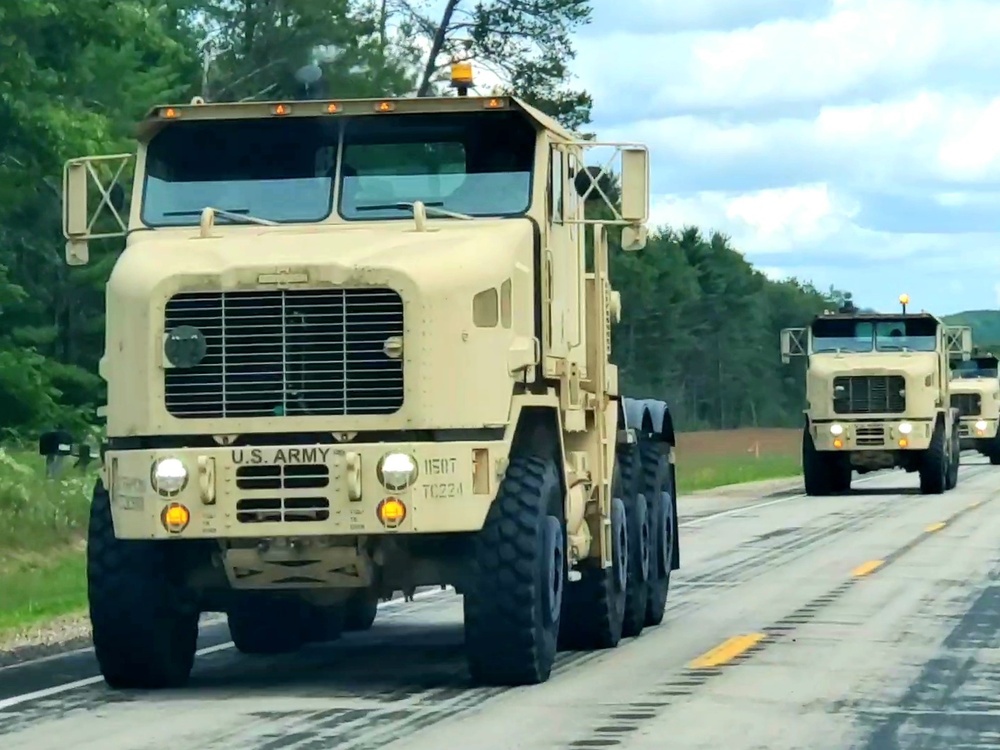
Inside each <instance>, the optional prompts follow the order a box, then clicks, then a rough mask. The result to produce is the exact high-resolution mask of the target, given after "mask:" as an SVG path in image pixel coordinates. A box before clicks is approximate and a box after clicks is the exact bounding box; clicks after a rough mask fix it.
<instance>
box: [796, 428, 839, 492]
mask: <svg viewBox="0 0 1000 750" xmlns="http://www.w3.org/2000/svg"><path fill="white" fill-rule="evenodd" d="M825 459H826V456H824V455H823V454H822V453H820V452H819V451H818V450H816V444H815V443H814V442H813V438H812V435H811V434H810V433H809V426H808V425H806V426H805V427H804V428H803V430H802V476H803V480H804V483H805V489H806V494H807V495H811V496H816V495H829V494H830V493H831V491H832V487H831V486H830V484H831V482H830V467H829V464H828V463H827V461H826V460H825Z"/></svg>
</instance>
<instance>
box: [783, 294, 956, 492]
mask: <svg viewBox="0 0 1000 750" xmlns="http://www.w3.org/2000/svg"><path fill="white" fill-rule="evenodd" d="M900 302H901V303H902V305H903V311H902V312H899V313H863V312H860V311H858V310H857V309H856V308H854V307H853V306H852V305H847V306H845V307H844V308H842V309H841V310H839V311H838V312H827V313H823V314H821V315H818V316H817V317H816V318H815V319H814V320H813V321H812V322H811V323H810V325H809V326H808V327H807V328H790V329H785V330H783V331H782V332H781V354H782V359H783V361H785V362H786V363H787V362H789V361H790V358H791V357H794V356H802V357H805V358H806V359H807V365H806V399H807V404H806V408H805V425H804V427H803V431H802V465H803V474H804V479H805V490H806V493H807V494H809V495H828V494H833V493H839V492H846V491H847V490H849V489H850V486H851V477H852V473H853V472H854V471H857V472H858V473H860V474H865V473H868V472H871V471H877V470H879V469H891V468H896V467H898V468H902V469H904V470H905V471H907V472H918V473H919V474H920V490H921V492H924V493H941V492H944V491H945V490H948V489H952V488H954V487H955V485H956V484H957V483H958V472H959V458H960V452H961V451H960V448H959V411H958V409H956V408H954V407H952V405H951V393H950V385H949V380H950V378H949V372H950V369H949V361H950V357H951V356H952V355H957V356H959V357H961V358H967V357H968V356H969V353H970V351H971V346H972V339H971V330H970V329H968V328H965V327H948V326H946V325H945V324H944V323H943V322H942V321H941V320H939V319H938V318H937V317H935V316H933V315H931V314H929V313H926V312H920V313H907V312H906V304H907V302H908V298H907V297H906V296H905V295H903V296H902V297H900Z"/></svg>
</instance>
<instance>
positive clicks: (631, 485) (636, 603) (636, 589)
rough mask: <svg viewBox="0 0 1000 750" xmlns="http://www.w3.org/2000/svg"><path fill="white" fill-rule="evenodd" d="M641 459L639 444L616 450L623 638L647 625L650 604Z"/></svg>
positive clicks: (648, 540)
mask: <svg viewBox="0 0 1000 750" xmlns="http://www.w3.org/2000/svg"><path fill="white" fill-rule="evenodd" d="M642 478H643V477H642V459H641V458H640V456H639V446H638V445H625V446H622V447H620V448H619V449H618V481H619V486H618V488H617V491H615V492H614V494H615V496H617V497H620V498H621V499H622V503H623V504H624V505H625V527H626V531H627V533H628V583H627V585H626V587H625V619H624V621H623V622H622V636H623V637H625V638H632V637H635V636H637V635H639V634H640V633H642V629H643V628H644V627H645V625H646V606H647V604H648V602H649V585H648V582H649V570H650V562H649V560H650V547H651V536H652V534H651V531H650V522H649V508H648V504H647V500H646V496H645V495H644V494H643V492H642Z"/></svg>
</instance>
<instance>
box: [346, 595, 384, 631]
mask: <svg viewBox="0 0 1000 750" xmlns="http://www.w3.org/2000/svg"><path fill="white" fill-rule="evenodd" d="M377 616H378V595H377V594H375V593H374V592H373V591H372V590H371V589H361V590H359V591H355V592H354V593H353V594H351V597H350V598H349V599H348V600H347V602H345V604H344V630H345V631H346V632H357V631H360V630H370V629H371V626H372V625H374V624H375V618H376V617H377Z"/></svg>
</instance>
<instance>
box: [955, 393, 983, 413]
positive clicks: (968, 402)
mask: <svg viewBox="0 0 1000 750" xmlns="http://www.w3.org/2000/svg"><path fill="white" fill-rule="evenodd" d="M951 405H952V408H955V409H958V413H959V415H960V416H963V417H978V416H979V415H980V414H981V413H982V411H983V399H982V396H981V395H980V394H978V393H953V394H951Z"/></svg>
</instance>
